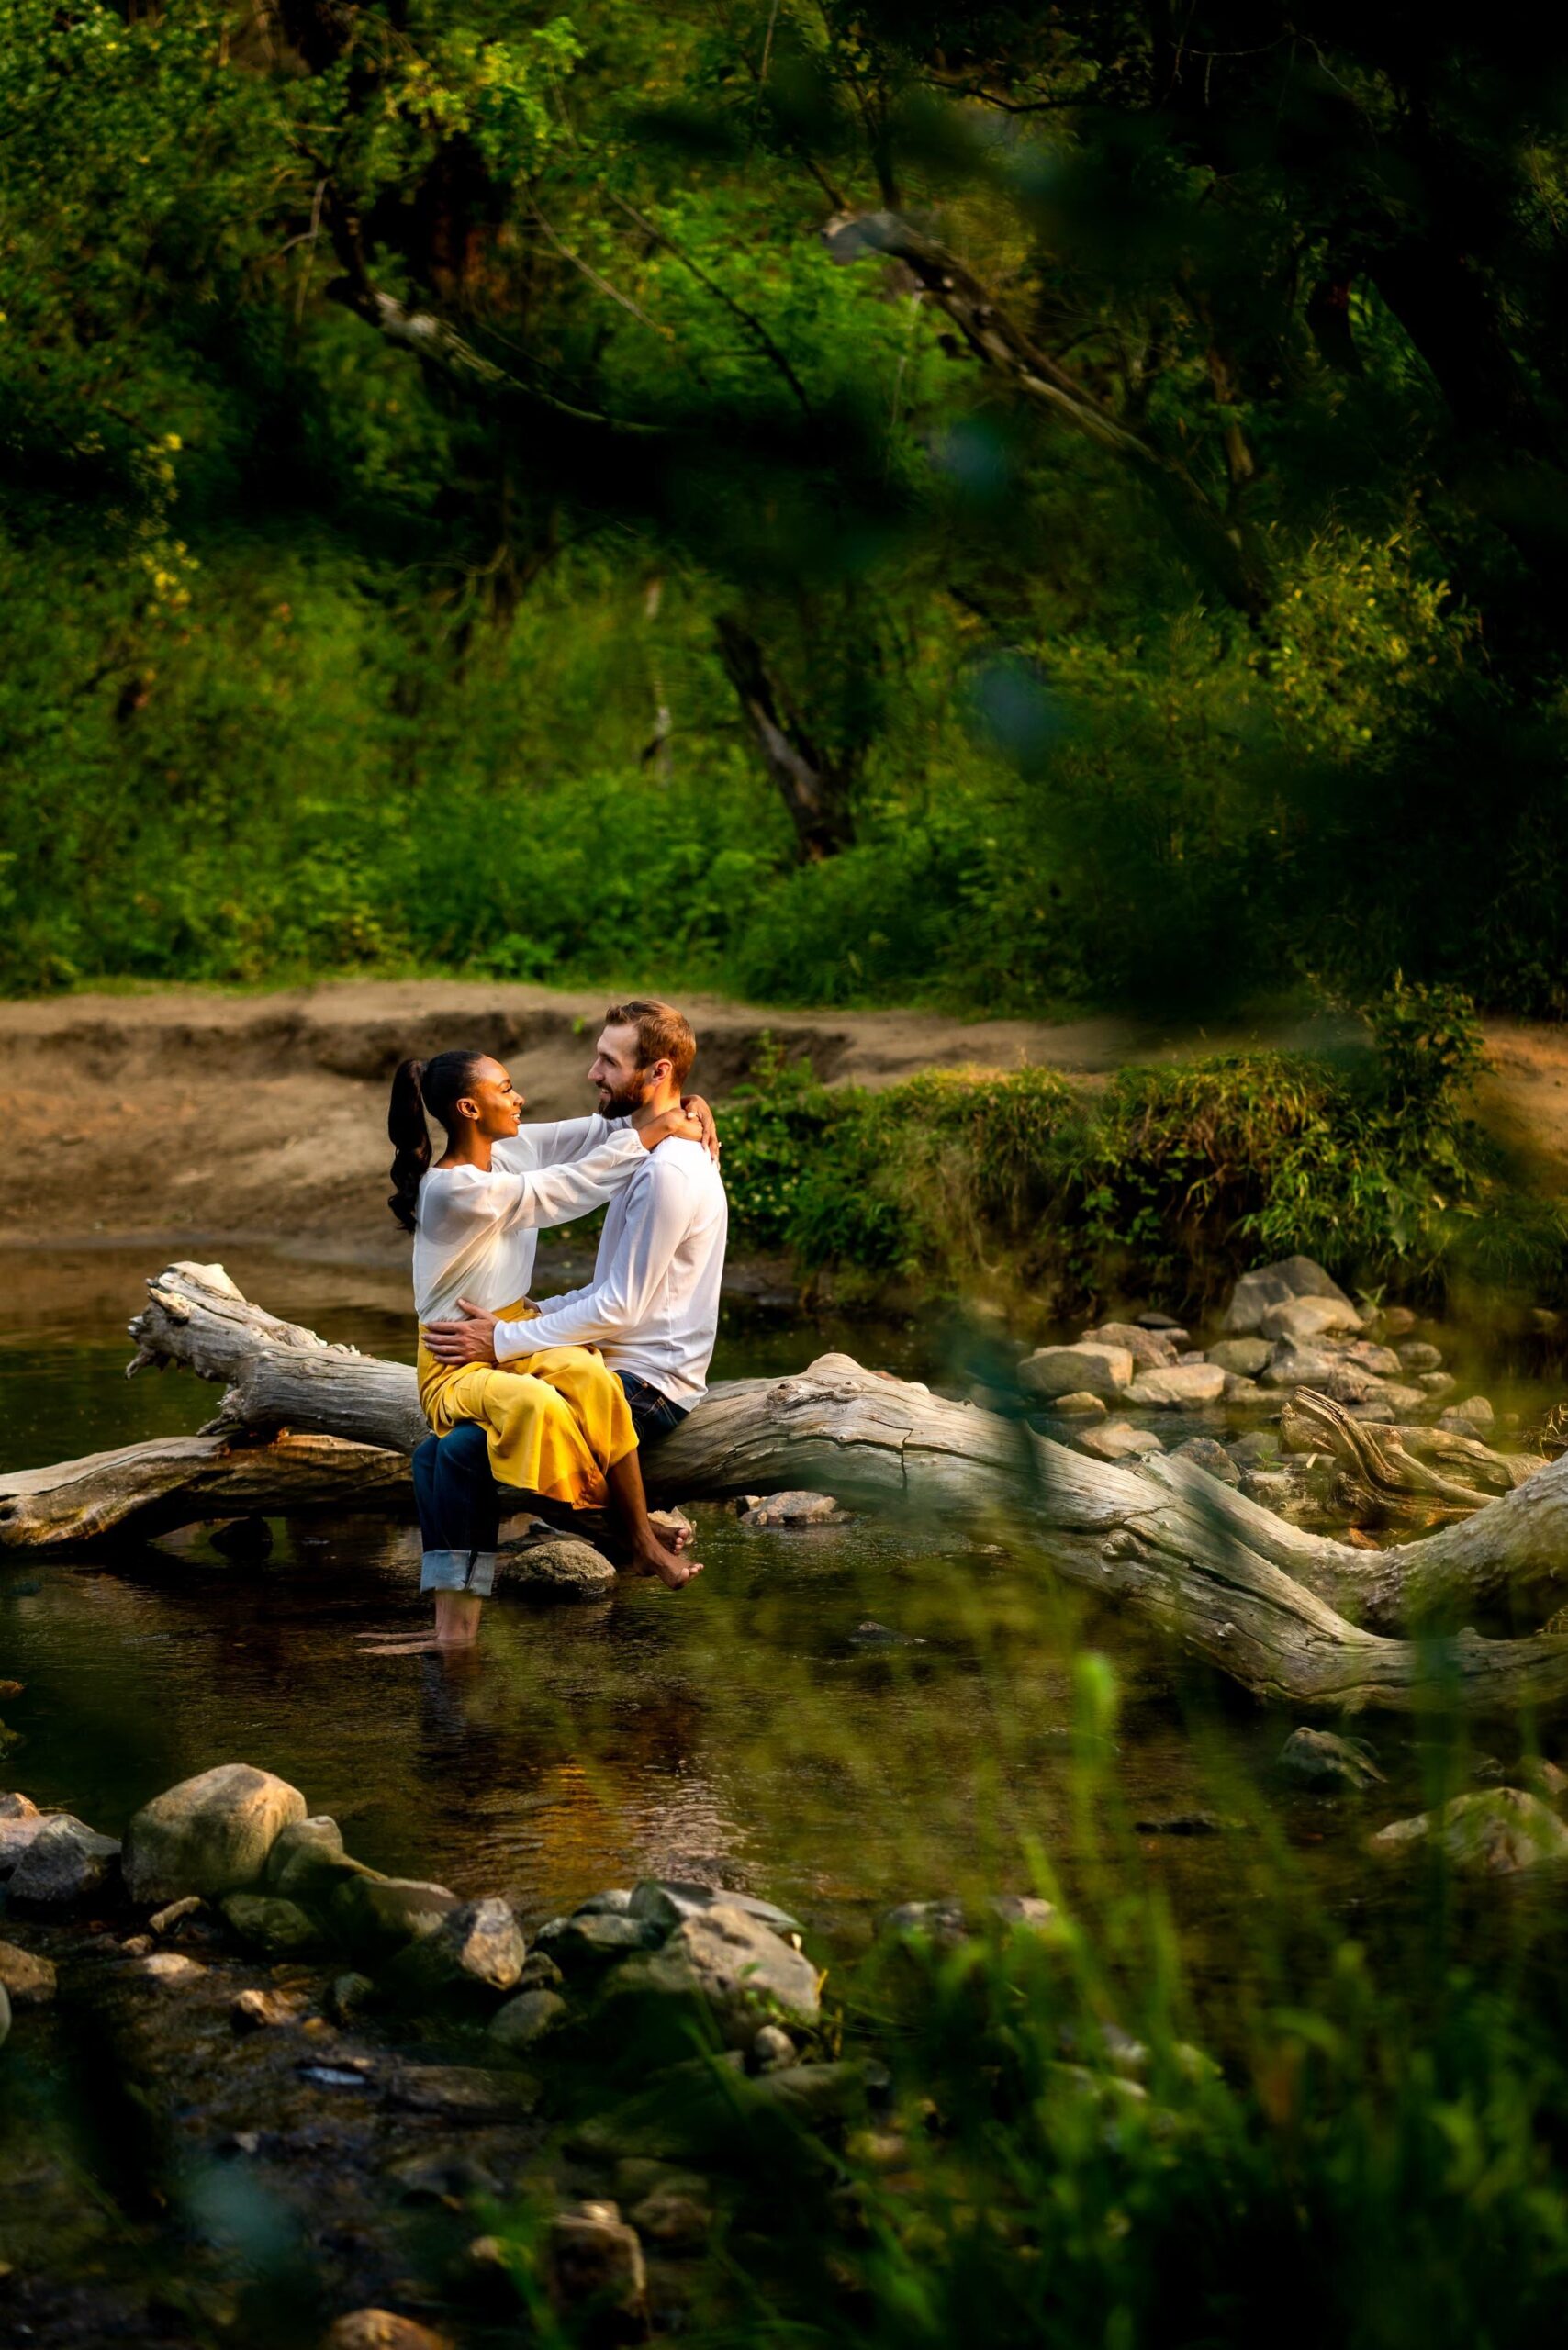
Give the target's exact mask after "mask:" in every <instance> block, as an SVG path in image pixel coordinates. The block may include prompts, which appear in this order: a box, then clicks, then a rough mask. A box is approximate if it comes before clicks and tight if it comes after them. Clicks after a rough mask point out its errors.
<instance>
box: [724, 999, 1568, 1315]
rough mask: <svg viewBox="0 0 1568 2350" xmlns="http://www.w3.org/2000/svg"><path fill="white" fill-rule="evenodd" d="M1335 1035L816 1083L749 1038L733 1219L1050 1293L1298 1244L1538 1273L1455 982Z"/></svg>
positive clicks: (1548, 1223) (1193, 1292)
mask: <svg viewBox="0 0 1568 2350" xmlns="http://www.w3.org/2000/svg"><path fill="white" fill-rule="evenodd" d="M1366 1030H1367V1038H1368V1042H1367V1044H1366V1045H1365V1046H1362V1047H1361V1048H1358V1049H1354V1050H1350V1049H1347V1050H1346V1051H1344V1052H1342V1053H1328V1052H1324V1053H1306V1052H1290V1053H1287V1052H1256V1053H1245V1054H1223V1055H1216V1056H1215V1057H1214V1058H1212V1059H1209V1060H1205V1061H1197V1062H1185V1063H1172V1064H1166V1065H1161V1066H1158V1067H1150V1068H1143V1069H1124V1070H1122V1071H1120V1072H1119V1073H1118V1074H1117V1075H1116V1076H1115V1077H1114V1078H1113V1079H1111V1080H1110V1081H1109V1082H1108V1083H1107V1084H1106V1085H1104V1086H1103V1088H1097V1089H1096V1088H1091V1087H1088V1086H1086V1085H1083V1084H1081V1083H1080V1084H1076V1085H1075V1084H1072V1083H1070V1082H1069V1081H1068V1080H1066V1079H1064V1078H1062V1077H1060V1076H1059V1075H1058V1074H1057V1073H1055V1072H1054V1071H1051V1070H1046V1069H1019V1070H1016V1071H991V1070H957V1071H949V1070H928V1071H925V1072H924V1073H922V1074H921V1075H920V1076H918V1077H916V1078H913V1079H911V1080H909V1081H908V1082H906V1083H904V1084H902V1085H897V1086H893V1087H890V1088H889V1089H888V1090H887V1091H884V1092H880V1093H872V1092H868V1091H865V1090H864V1089H859V1088H854V1087H849V1088H841V1089H837V1090H832V1089H829V1088H828V1087H826V1086H824V1085H823V1084H822V1083H820V1082H819V1080H817V1079H816V1078H815V1077H814V1076H813V1075H812V1071H811V1070H810V1069H809V1068H807V1067H806V1066H804V1065H803V1064H800V1063H790V1062H788V1061H786V1060H784V1059H783V1058H782V1057H781V1056H779V1055H778V1054H769V1055H767V1056H766V1057H764V1059H763V1060H762V1062H761V1063H760V1064H759V1067H758V1069H757V1071H756V1075H755V1076H754V1078H753V1079H752V1080H751V1081H750V1082H749V1084H747V1085H745V1086H743V1087H742V1088H740V1089H739V1090H738V1091H737V1093H736V1095H735V1097H734V1100H733V1101H732V1102H731V1104H730V1105H729V1108H728V1112H727V1114H726V1118H725V1125H724V1139H725V1158H724V1172H725V1179H726V1181H727V1183H728V1186H729V1190H730V1197H731V1203H732V1209H733V1212H734V1217H735V1222H736V1226H737V1236H738V1237H740V1238H741V1239H742V1240H744V1241H745V1243H746V1244H748V1245H750V1246H752V1247H756V1248H773V1249H784V1250H788V1251H789V1252H790V1254H792V1255H793V1256H794V1258H795V1259H796V1260H797V1262H798V1263H799V1264H800V1266H801V1268H802V1270H806V1271H808V1272H811V1273H816V1272H820V1271H828V1270H831V1271H833V1272H835V1273H838V1274H847V1275H850V1276H852V1277H864V1278H867V1279H869V1280H871V1281H879V1282H889V1281H904V1280H908V1281H915V1280H918V1281H920V1282H921V1283H922V1285H923V1286H924V1287H927V1288H930V1287H936V1288H938V1289H941V1288H946V1289H947V1290H949V1291H959V1290H969V1291H971V1292H972V1291H974V1290H976V1289H981V1290H983V1289H984V1288H985V1287H986V1286H987V1285H991V1286H998V1287H999V1286H1002V1285H1003V1284H1006V1283H1009V1282H1012V1281H1014V1280H1016V1279H1019V1278H1022V1279H1024V1280H1026V1281H1028V1282H1029V1283H1030V1284H1031V1286H1032V1287H1034V1288H1036V1290H1039V1291H1043V1292H1047V1293H1049V1292H1056V1293H1058V1294H1059V1295H1060V1296H1061V1297H1062V1298H1063V1300H1064V1301H1065V1300H1070V1299H1071V1300H1077V1299H1083V1298H1089V1297H1104V1296H1115V1295H1130V1294H1132V1293H1134V1292H1146V1293H1149V1294H1159V1295H1160V1296H1162V1297H1169V1298H1173V1299H1184V1300H1185V1301H1186V1302H1187V1303H1188V1304H1197V1303H1199V1302H1201V1300H1202V1299H1203V1298H1204V1296H1206V1295H1207V1294H1209V1293H1211V1292H1213V1291H1215V1289H1217V1288H1218V1287H1219V1286H1220V1285H1221V1283H1222V1282H1223V1281H1226V1279H1227V1278H1229V1277H1230V1276H1231V1275H1232V1274H1233V1273H1234V1271H1235V1270H1236V1268H1237V1265H1238V1261H1240V1260H1243V1259H1264V1258H1275V1257H1280V1256H1283V1255H1288V1254H1290V1253H1292V1252H1293V1251H1294V1250H1297V1249H1300V1250H1302V1251H1304V1252H1305V1253H1306V1254H1308V1255H1311V1256H1315V1257H1318V1258H1321V1259H1324V1260H1325V1261H1327V1262H1329V1263H1331V1264H1333V1265H1335V1266H1336V1267H1337V1268H1338V1269H1339V1270H1341V1272H1342V1273H1344V1274H1345V1275H1347V1276H1349V1277H1350V1278H1353V1279H1355V1280H1357V1281H1361V1282H1362V1283H1363V1284H1366V1285H1369V1286H1375V1285H1378V1284H1380V1283H1383V1282H1386V1281H1390V1280H1397V1281H1399V1283H1400V1285H1401V1286H1402V1287H1403V1288H1405V1289H1415V1290H1423V1289H1425V1290H1435V1289H1438V1288H1440V1287H1442V1286H1443V1285H1444V1284H1446V1283H1447V1282H1449V1281H1452V1280H1453V1279H1455V1278H1457V1277H1459V1276H1460V1275H1461V1274H1464V1273H1474V1274H1477V1275H1481V1276H1484V1278H1485V1279H1487V1280H1488V1281H1491V1282H1494V1283H1496V1282H1504V1283H1506V1282H1508V1281H1535V1282H1550V1281H1552V1280H1553V1279H1554V1277H1555V1276H1556V1275H1557V1274H1558V1272H1559V1271H1560V1270H1561V1268H1562V1264H1563V1262H1564V1259H1565V1256H1568V1220H1565V1216H1564V1213H1563V1211H1562V1208H1561V1207H1560V1206H1558V1205H1557V1204H1556V1203H1546V1204H1537V1205H1534V1206H1531V1205H1529V1203H1522V1202H1520V1201H1518V1200H1517V1199H1516V1198H1515V1197H1514V1196H1513V1195H1512V1193H1511V1192H1510V1191H1509V1188H1508V1186H1507V1183H1506V1171H1505V1169H1504V1168H1503V1166H1502V1164H1501V1161H1500V1158H1499V1155H1498V1153H1497V1152H1496V1150H1495V1147H1494V1146H1493V1145H1492V1144H1491V1143H1490V1142H1489V1141H1488V1139H1487V1138H1486V1136H1484V1134H1483V1133H1482V1131H1481V1129H1480V1128H1479V1127H1478V1126H1477V1125H1475V1124H1474V1123H1473V1120H1472V1119H1471V1117H1470V1115H1469V1113H1468V1092H1469V1089H1470V1086H1471V1084H1472V1082H1473V1079H1474V1077H1475V1075H1476V1073H1477V1071H1478V1069H1479V1068H1480V1065H1481V1040H1480V1031H1479V1028H1478V1025H1477V1024H1476V1020H1475V1016H1474V1013H1473V1008H1472V1007H1471V1005H1470V1004H1469V1002H1467V1001H1466V999H1465V998H1463V997H1462V996H1460V995H1457V994H1455V993H1453V992H1452V991H1451V990H1444V989H1439V988H1424V987H1420V986H1414V985H1407V984H1406V983H1405V982H1404V981H1398V982H1396V984H1395V985H1394V988H1393V989H1392V990H1390V992H1389V993H1388V994H1387V995H1386V996H1385V997H1383V999H1382V1000H1381V1001H1380V1002H1377V1003H1375V1004H1374V1005H1372V1007H1370V1009H1369V1010H1368V1013H1367V1014H1366Z"/></svg>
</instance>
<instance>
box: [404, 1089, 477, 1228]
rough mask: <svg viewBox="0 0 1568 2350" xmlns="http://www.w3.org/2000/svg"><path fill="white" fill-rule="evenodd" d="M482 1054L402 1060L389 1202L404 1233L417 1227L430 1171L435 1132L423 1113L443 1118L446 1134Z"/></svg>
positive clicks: (450, 1127) (449, 1132) (454, 1118)
mask: <svg viewBox="0 0 1568 2350" xmlns="http://www.w3.org/2000/svg"><path fill="white" fill-rule="evenodd" d="M485 1058H486V1056H485V1055H484V1054H483V1053H475V1052H466V1053H461V1052H459V1053H437V1055H436V1056H435V1058H434V1059H433V1060H429V1061H399V1062H398V1070H397V1074H396V1076H395V1077H394V1078H393V1080H392V1099H391V1102H389V1104H388V1105H387V1111H386V1134H387V1138H388V1140H389V1141H390V1142H391V1145H392V1148H393V1151H394V1153H395V1156H394V1158H393V1160H392V1185H393V1189H392V1196H391V1198H390V1199H389V1200H388V1201H387V1203H386V1204H387V1206H388V1207H389V1208H390V1209H391V1211H392V1213H393V1214H394V1215H395V1216H396V1217H397V1219H398V1223H399V1224H400V1225H402V1226H403V1229H404V1231H405V1232H412V1230H413V1229H414V1217H415V1211H416V1209H417V1208H418V1206H419V1199H420V1184H421V1183H422V1182H423V1181H424V1179H425V1177H426V1176H427V1175H428V1174H429V1173H430V1164H431V1136H430V1127H429V1126H428V1125H427V1124H426V1123H425V1112H426V1111H427V1109H428V1110H429V1111H430V1113H431V1115H432V1116H433V1117H436V1118H439V1119H440V1121H441V1123H442V1125H443V1126H444V1127H445V1128H446V1131H447V1133H448V1135H449V1136H450V1134H451V1133H452V1131H453V1127H454V1124H455V1123H457V1121H456V1117H455V1110H456V1104H457V1103H458V1102H460V1101H461V1100H462V1099H463V1096H464V1095H465V1093H466V1092H467V1091H468V1090H469V1088H470V1087H471V1086H472V1084H473V1083H474V1080H475V1077H476V1073H477V1071H478V1070H479V1069H481V1068H482V1067H483V1066H484V1062H485Z"/></svg>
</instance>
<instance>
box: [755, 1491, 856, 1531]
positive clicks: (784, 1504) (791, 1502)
mask: <svg viewBox="0 0 1568 2350" xmlns="http://www.w3.org/2000/svg"><path fill="white" fill-rule="evenodd" d="M848 1514H849V1513H848V1512H847V1511H846V1510H842V1509H840V1507H839V1505H838V1504H837V1503H836V1502H835V1501H834V1497H833V1495H832V1494H807V1493H794V1494H765V1495H764V1496H763V1498H762V1500H761V1501H759V1502H756V1503H754V1504H753V1505H752V1507H751V1508H750V1509H748V1510H746V1511H745V1512H744V1513H743V1515H742V1517H741V1524H742V1525H743V1526H832V1525H834V1523H835V1522H836V1521H837V1520H838V1519H839V1518H842V1517H846V1516H848Z"/></svg>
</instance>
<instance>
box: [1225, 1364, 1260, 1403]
mask: <svg viewBox="0 0 1568 2350" xmlns="http://www.w3.org/2000/svg"><path fill="white" fill-rule="evenodd" d="M1219 1400H1220V1402H1221V1403H1222V1404H1266V1403H1268V1401H1269V1391H1268V1389H1267V1388H1266V1387H1260V1386H1259V1384H1258V1382H1257V1381H1256V1380H1255V1379H1243V1378H1241V1377H1240V1376H1239V1375H1238V1372H1236V1371H1226V1374H1225V1387H1224V1389H1223V1391H1222V1393H1221V1395H1220V1399H1219Z"/></svg>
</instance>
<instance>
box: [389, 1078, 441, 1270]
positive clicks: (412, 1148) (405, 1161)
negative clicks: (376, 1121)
mask: <svg viewBox="0 0 1568 2350" xmlns="http://www.w3.org/2000/svg"><path fill="white" fill-rule="evenodd" d="M424 1075H425V1065H424V1063H423V1061H399V1062H398V1069H397V1074H396V1075H395V1076H394V1078H393V1080H392V1099H391V1102H390V1103H389V1104H388V1106H387V1111H386V1135H387V1139H388V1140H389V1141H390V1143H391V1145H392V1149H393V1154H394V1155H393V1159H392V1196H391V1198H390V1199H389V1200H388V1201H387V1203H386V1204H387V1206H388V1207H389V1208H390V1209H391V1211H392V1213H393V1214H394V1215H395V1216H396V1217H397V1219H398V1223H399V1224H400V1225H402V1226H403V1229H404V1231H405V1232H412V1230H413V1228H414V1211H415V1209H416V1208H417V1207H418V1205H419V1199H420V1184H421V1183H422V1182H423V1181H424V1179H425V1176H426V1175H427V1173H428V1172H429V1170H430V1163H431V1137H430V1128H429V1126H428V1125H426V1124H425V1093H424Z"/></svg>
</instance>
